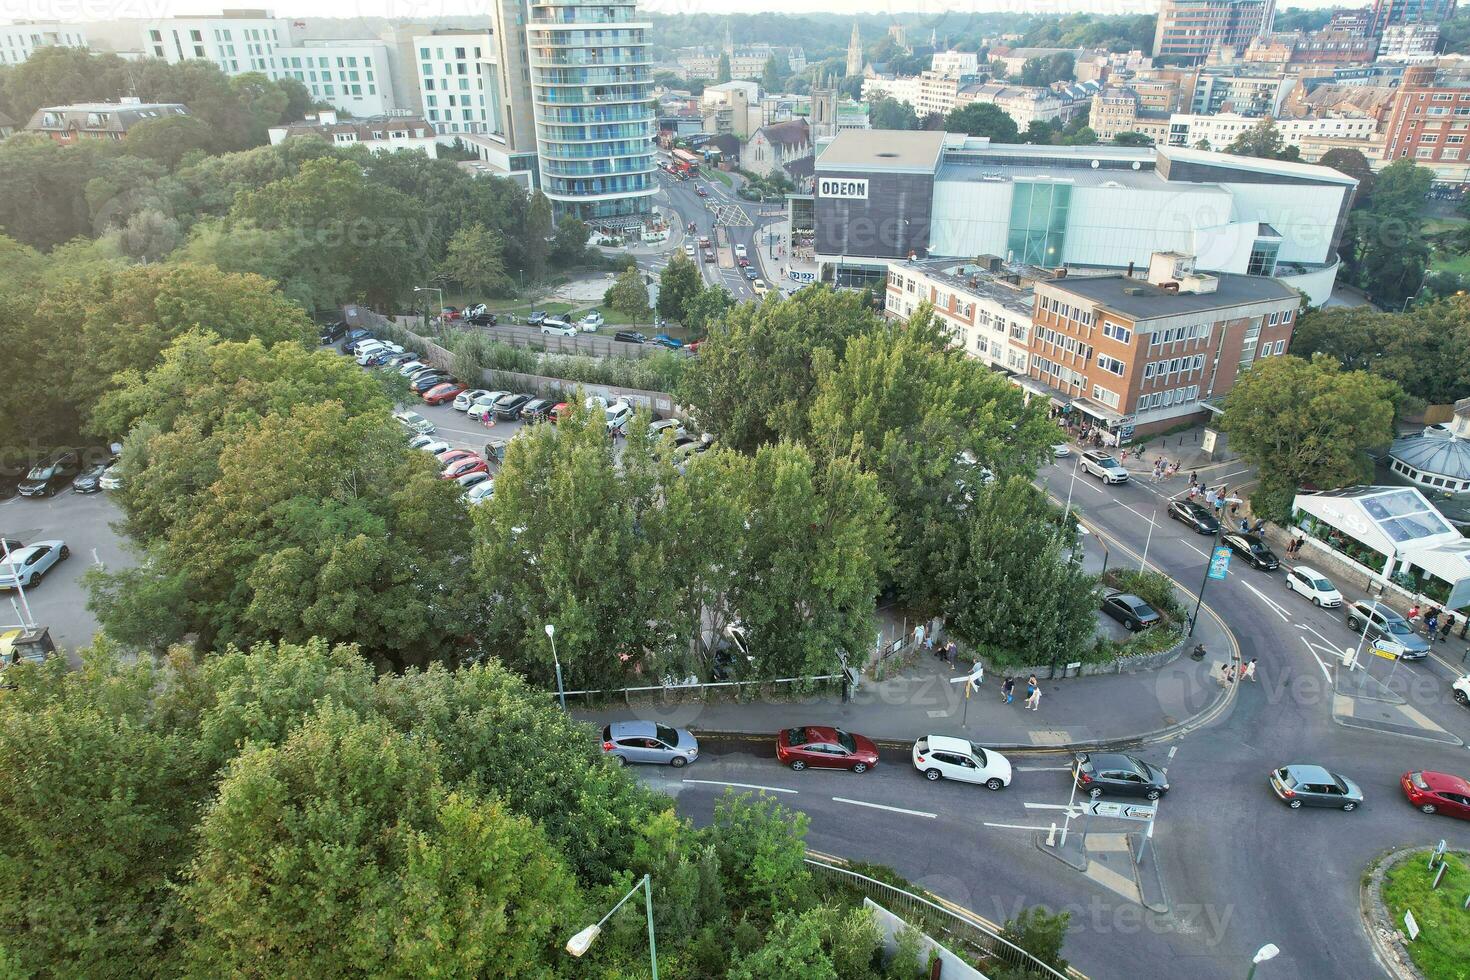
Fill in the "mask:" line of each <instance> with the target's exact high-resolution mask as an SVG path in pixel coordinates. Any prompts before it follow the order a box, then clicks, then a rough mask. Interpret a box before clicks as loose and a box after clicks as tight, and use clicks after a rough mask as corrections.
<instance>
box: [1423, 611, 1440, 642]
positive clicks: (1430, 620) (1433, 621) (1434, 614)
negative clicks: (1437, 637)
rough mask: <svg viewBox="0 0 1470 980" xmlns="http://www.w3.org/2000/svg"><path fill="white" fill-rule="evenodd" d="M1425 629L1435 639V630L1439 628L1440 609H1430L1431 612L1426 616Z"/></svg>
mask: <svg viewBox="0 0 1470 980" xmlns="http://www.w3.org/2000/svg"><path fill="white" fill-rule="evenodd" d="M1424 629H1425V631H1426V632H1428V634H1429V636H1430V638H1431V639H1433V638H1434V631H1435V630H1437V629H1439V610H1438V609H1431V610H1429V613H1428V614H1427V615H1426V616H1425V617H1424Z"/></svg>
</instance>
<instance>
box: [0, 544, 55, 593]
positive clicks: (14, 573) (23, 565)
mask: <svg viewBox="0 0 1470 980" xmlns="http://www.w3.org/2000/svg"><path fill="white" fill-rule="evenodd" d="M69 557H71V550H70V549H69V548H67V546H66V542H64V541H33V542H31V543H30V544H28V545H26V546H25V547H24V548H21V549H19V550H18V551H12V552H11V553H10V558H9V560H8V561H0V589H13V588H16V587H17V586H19V587H20V588H23V589H29V588H30V587H31V586H33V585H36V584H37V583H38V582H40V581H41V579H43V578H45V577H46V573H47V572H49V571H51V569H53V568H55V567H56V566H57V565H58V564H59V563H61V562H64V561H66V559H67V558H69Z"/></svg>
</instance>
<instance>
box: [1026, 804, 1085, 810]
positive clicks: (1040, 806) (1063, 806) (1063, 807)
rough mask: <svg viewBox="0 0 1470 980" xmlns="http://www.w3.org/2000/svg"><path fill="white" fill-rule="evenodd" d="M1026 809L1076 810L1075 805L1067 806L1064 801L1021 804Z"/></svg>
mask: <svg viewBox="0 0 1470 980" xmlns="http://www.w3.org/2000/svg"><path fill="white" fill-rule="evenodd" d="M1022 805H1023V806H1025V807H1026V809H1028V810H1076V809H1077V807H1076V805H1075V804H1074V805H1072V806H1068V805H1067V804H1065V803H1025V804H1022Z"/></svg>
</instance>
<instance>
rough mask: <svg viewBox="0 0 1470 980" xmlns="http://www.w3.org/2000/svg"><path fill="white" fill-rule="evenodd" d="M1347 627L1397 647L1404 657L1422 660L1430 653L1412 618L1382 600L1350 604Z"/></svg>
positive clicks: (1364, 635)
mask: <svg viewBox="0 0 1470 980" xmlns="http://www.w3.org/2000/svg"><path fill="white" fill-rule="evenodd" d="M1347 626H1348V629H1350V630H1352V631H1353V632H1354V633H1357V634H1359V635H1360V636H1363V637H1366V638H1367V639H1368V640H1371V641H1375V642H1376V641H1384V642H1385V643H1387V644H1389V645H1391V646H1392V647H1393V648H1394V649H1398V650H1399V651H1400V652H1399V657H1400V659H1403V660H1423V659H1424V658H1425V657H1427V656H1429V644H1428V643H1427V642H1425V640H1424V638H1423V637H1422V636H1420V635H1419V634H1418V633H1416V632H1414V627H1412V626H1410V625H1409V621H1408V620H1407V619H1405V618H1404V617H1402V616H1400V615H1399V614H1398V613H1396V612H1394V611H1393V610H1392V609H1390V608H1388V607H1387V606H1385V605H1383V604H1382V603H1372V602H1364V601H1362V600H1359V601H1357V602H1350V603H1348V607H1347Z"/></svg>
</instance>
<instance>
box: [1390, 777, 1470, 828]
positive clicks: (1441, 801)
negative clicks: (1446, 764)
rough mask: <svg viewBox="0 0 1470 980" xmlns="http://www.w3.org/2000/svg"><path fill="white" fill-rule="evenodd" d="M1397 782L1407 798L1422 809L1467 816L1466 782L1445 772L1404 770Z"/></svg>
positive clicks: (1468, 785)
mask: <svg viewBox="0 0 1470 980" xmlns="http://www.w3.org/2000/svg"><path fill="white" fill-rule="evenodd" d="M1399 785H1400V786H1402V787H1403V788H1404V795H1405V796H1407V797H1408V798H1409V802H1410V803H1412V804H1414V805H1415V806H1417V807H1418V808H1419V809H1420V810H1422V811H1423V812H1424V813H1443V814H1446V815H1448V816H1451V817H1459V818H1460V819H1461V820H1470V782H1466V781H1465V780H1464V779H1461V778H1460V777H1459V776H1451V775H1450V774H1449V773H1447V772H1430V771H1429V770H1427V769H1426V770H1424V771H1423V772H1406V773H1404V774H1403V775H1402V776H1400V777H1399Z"/></svg>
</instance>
